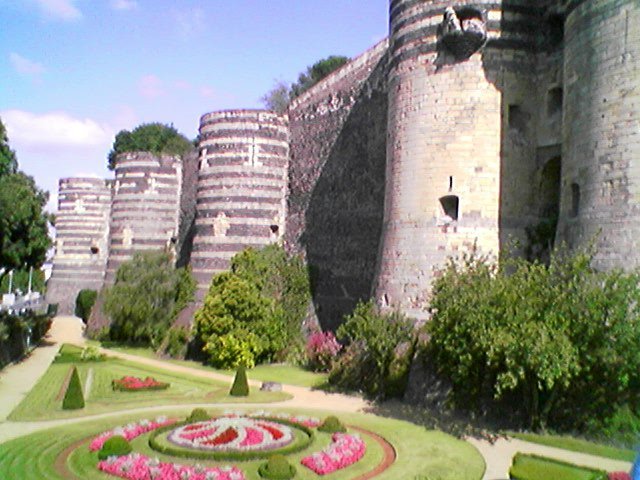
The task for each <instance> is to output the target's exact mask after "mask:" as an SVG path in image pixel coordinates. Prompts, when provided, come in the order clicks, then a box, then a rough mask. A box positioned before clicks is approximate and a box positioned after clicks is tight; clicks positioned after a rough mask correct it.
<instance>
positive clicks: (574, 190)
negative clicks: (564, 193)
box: [570, 183, 580, 218]
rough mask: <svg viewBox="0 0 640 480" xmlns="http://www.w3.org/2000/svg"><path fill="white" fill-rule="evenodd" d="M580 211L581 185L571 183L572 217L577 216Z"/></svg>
mask: <svg viewBox="0 0 640 480" xmlns="http://www.w3.org/2000/svg"><path fill="white" fill-rule="evenodd" d="M579 213H580V185H578V184H577V183H572V184H571V212H570V215H571V217H572V218H575V217H577V216H578V214H579Z"/></svg>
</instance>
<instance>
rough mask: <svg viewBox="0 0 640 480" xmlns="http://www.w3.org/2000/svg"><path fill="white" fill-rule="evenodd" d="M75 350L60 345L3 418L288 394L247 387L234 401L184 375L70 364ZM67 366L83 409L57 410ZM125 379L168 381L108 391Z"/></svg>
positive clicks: (115, 364)
mask: <svg viewBox="0 0 640 480" xmlns="http://www.w3.org/2000/svg"><path fill="white" fill-rule="evenodd" d="M80 351H81V350H80V349H79V348H77V347H73V346H69V345H65V346H63V349H62V353H63V355H62V360H63V361H62V362H59V361H58V362H54V363H53V364H51V366H50V367H49V369H48V370H47V372H46V373H45V374H44V375H43V376H42V378H41V379H40V380H39V381H38V383H37V384H36V385H35V386H34V388H33V389H32V390H31V391H30V392H29V394H28V395H27V396H26V397H25V399H24V400H23V401H22V402H21V403H20V404H19V405H18V406H17V407H16V408H15V409H14V411H13V412H11V414H10V415H9V420H12V421H30V420H52V419H56V418H72V417H79V416H86V415H93V414H98V413H104V412H110V411H113V410H125V409H129V408H137V407H145V406H152V405H167V404H181V403H182V404H184V403H258V402H276V401H281V400H286V399H288V398H290V396H289V395H288V394H286V393H283V392H261V391H259V390H257V389H253V390H252V391H251V394H250V396H249V397H246V398H239V397H231V396H229V395H228V392H229V388H230V384H231V379H230V381H229V383H225V382H220V381H216V380H211V379H205V378H201V377H195V376H190V375H187V374H184V373H175V372H171V371H168V370H163V369H159V368H154V367H149V366H146V365H141V364H137V363H134V362H129V361H125V360H120V359H116V358H110V359H107V360H105V361H102V362H77V363H75V362H72V361H73V359H74V358H77V356H78V354H79V352H80ZM72 365H76V366H77V367H78V373H79V374H80V380H81V383H82V385H83V388H84V389H86V383H87V381H88V379H89V378H91V381H90V387H91V388H90V390H89V392H88V395H85V401H86V406H85V408H83V409H81V410H62V400H61V399H58V398H57V396H58V394H59V392H60V389H61V386H62V385H63V383H64V379H65V377H66V376H67V374H68V372H69V369H70V368H71V366H72ZM125 375H130V376H135V377H141V378H145V377H147V376H151V377H154V378H155V379H156V380H158V381H160V382H168V383H170V384H171V386H170V387H169V388H168V389H167V390H157V391H148V392H120V391H113V389H112V388H111V381H112V380H114V379H118V378H121V377H123V376H125Z"/></svg>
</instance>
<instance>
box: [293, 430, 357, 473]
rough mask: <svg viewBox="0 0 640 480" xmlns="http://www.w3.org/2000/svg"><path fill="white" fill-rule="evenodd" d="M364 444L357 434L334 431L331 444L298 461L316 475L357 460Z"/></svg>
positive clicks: (338, 468) (346, 465)
mask: <svg viewBox="0 0 640 480" xmlns="http://www.w3.org/2000/svg"><path fill="white" fill-rule="evenodd" d="M365 450H366V445H365V443H364V441H363V440H362V439H361V438H360V437H359V436H358V435H349V434H346V433H334V434H333V436H332V437H331V444H330V445H329V446H328V447H327V448H325V449H324V450H323V451H321V452H317V453H314V454H312V455H310V456H308V457H304V458H303V459H302V460H301V461H300V463H302V465H304V466H305V467H307V468H309V469H311V470H313V471H314V472H316V473H317V474H318V475H326V474H328V473H332V472H335V471H336V470H340V469H342V468H346V467H348V466H349V465H353V464H354V463H356V462H357V461H359V460H360V459H361V458H362V457H363V456H364V453H365Z"/></svg>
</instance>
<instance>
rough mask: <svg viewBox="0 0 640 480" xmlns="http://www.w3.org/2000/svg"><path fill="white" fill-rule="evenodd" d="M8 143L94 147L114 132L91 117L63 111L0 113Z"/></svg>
mask: <svg viewBox="0 0 640 480" xmlns="http://www.w3.org/2000/svg"><path fill="white" fill-rule="evenodd" d="M0 117H2V120H3V122H4V123H5V125H6V127H7V134H8V135H9V139H10V141H11V143H12V144H13V143H15V144H20V145H22V146H24V147H26V148H28V149H38V148H40V147H52V146H54V147H74V148H75V147H79V148H83V147H93V146H98V145H104V144H105V143H108V142H110V141H111V138H112V137H113V131H112V130H111V128H109V127H108V126H106V125H101V124H99V123H98V122H96V121H95V120H92V119H90V118H83V119H80V118H74V117H72V116H71V115H69V114H68V113H66V112H49V113H42V114H38V113H32V112H26V111H23V110H6V111H3V112H0Z"/></svg>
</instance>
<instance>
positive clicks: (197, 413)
mask: <svg viewBox="0 0 640 480" xmlns="http://www.w3.org/2000/svg"><path fill="white" fill-rule="evenodd" d="M207 420H211V415H209V414H208V413H207V411H206V410H205V409H203V408H195V409H194V410H193V411H192V412H191V415H189V416H188V417H187V420H186V423H198V422H206V421H207Z"/></svg>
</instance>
